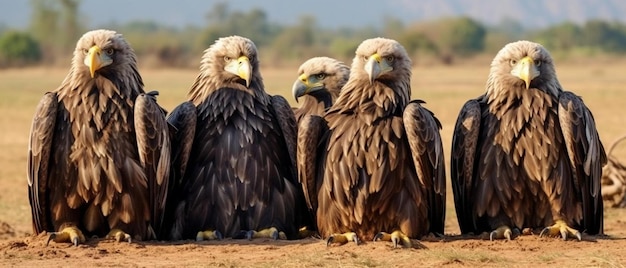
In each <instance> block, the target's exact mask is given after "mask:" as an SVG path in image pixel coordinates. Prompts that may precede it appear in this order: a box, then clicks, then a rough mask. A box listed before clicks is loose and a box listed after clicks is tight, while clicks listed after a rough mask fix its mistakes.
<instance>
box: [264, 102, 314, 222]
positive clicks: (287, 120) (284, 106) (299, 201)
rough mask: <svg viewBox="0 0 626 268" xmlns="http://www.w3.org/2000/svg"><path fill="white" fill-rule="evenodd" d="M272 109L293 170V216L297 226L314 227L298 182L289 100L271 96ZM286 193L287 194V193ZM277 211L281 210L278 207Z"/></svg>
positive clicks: (294, 122)
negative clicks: (294, 190) (294, 188)
mask: <svg viewBox="0 0 626 268" xmlns="http://www.w3.org/2000/svg"><path fill="white" fill-rule="evenodd" d="M271 103H272V109H271V110H272V111H273V112H274V115H275V116H276V119H277V120H278V124H279V125H280V129H281V131H282V134H283V137H284V139H285V143H286V145H287V150H288V151H289V157H290V163H291V165H290V166H291V167H292V171H293V176H291V178H293V181H292V183H293V185H294V186H295V187H296V193H295V196H294V198H295V202H296V204H295V210H296V211H295V217H296V221H297V222H296V224H297V225H298V227H302V226H307V227H308V228H309V229H315V225H314V221H313V218H314V216H313V214H312V213H310V212H311V211H310V210H308V209H307V205H306V198H305V194H304V193H303V190H304V189H303V187H302V186H301V185H300V183H299V182H298V177H297V176H298V173H297V167H296V149H297V148H296V141H297V138H298V132H297V131H298V125H297V123H296V117H295V115H294V113H293V110H292V109H291V106H290V105H289V102H287V100H286V99H285V98H283V97H282V96H272V99H271ZM286 195H289V194H288V193H287V194H286ZM278 211H281V210H280V209H278Z"/></svg>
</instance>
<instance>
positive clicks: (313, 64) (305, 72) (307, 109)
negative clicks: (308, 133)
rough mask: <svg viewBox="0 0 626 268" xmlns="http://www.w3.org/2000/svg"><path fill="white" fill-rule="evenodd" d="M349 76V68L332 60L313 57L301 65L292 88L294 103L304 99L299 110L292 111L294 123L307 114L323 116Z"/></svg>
mask: <svg viewBox="0 0 626 268" xmlns="http://www.w3.org/2000/svg"><path fill="white" fill-rule="evenodd" d="M349 75H350V68H349V67H348V66H347V65H345V64H344V63H343V62H341V61H338V60H336V59H333V58H329V57H315V58H311V59H309V60H307V61H305V62H304V63H302V65H300V68H299V69H298V79H296V81H295V82H294V83H293V88H292V91H293V97H294V98H295V99H296V101H298V98H300V97H302V98H304V101H302V105H301V106H300V108H297V109H295V110H294V113H295V115H296V121H297V122H300V120H301V119H302V117H304V116H305V115H307V114H314V115H323V114H324V113H325V112H326V109H328V107H330V106H331V105H332V104H333V103H334V102H335V100H336V99H337V96H339V91H340V90H341V87H343V85H344V84H345V83H346V81H348V76H349Z"/></svg>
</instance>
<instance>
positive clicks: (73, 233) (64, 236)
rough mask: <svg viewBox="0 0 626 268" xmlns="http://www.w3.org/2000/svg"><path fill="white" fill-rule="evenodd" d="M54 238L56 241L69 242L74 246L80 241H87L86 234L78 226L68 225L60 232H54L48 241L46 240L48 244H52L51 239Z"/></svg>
mask: <svg viewBox="0 0 626 268" xmlns="http://www.w3.org/2000/svg"><path fill="white" fill-rule="evenodd" d="M51 240H54V242H57V243H62V242H69V243H72V245H74V246H78V244H80V243H84V242H85V236H84V235H83V233H82V232H81V231H80V230H79V229H78V228H76V227H66V228H63V230H61V231H60V232H52V233H50V236H49V237H48V241H46V246H48V245H49V244H50V241H51Z"/></svg>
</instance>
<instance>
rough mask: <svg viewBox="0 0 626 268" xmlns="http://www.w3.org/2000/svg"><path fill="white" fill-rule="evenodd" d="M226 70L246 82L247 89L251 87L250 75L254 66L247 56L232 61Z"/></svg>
mask: <svg viewBox="0 0 626 268" xmlns="http://www.w3.org/2000/svg"><path fill="white" fill-rule="evenodd" d="M224 70H226V71H228V72H230V73H233V74H235V75H237V76H239V77H240V78H241V79H243V80H245V81H246V87H250V74H251V73H252V65H251V64H250V59H248V57H246V56H241V57H239V58H238V59H237V60H232V61H230V62H229V63H228V64H227V65H226V67H224Z"/></svg>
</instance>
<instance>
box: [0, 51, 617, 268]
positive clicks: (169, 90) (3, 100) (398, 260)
mask: <svg viewBox="0 0 626 268" xmlns="http://www.w3.org/2000/svg"><path fill="white" fill-rule="evenodd" d="M625 69H626V63H620V62H612V63H604V64H599V63H596V64H594V63H576V64H564V65H559V66H557V70H558V75H559V79H560V81H561V84H562V85H563V86H565V87H566V88H567V89H568V90H571V91H574V92H575V93H576V94H578V95H581V96H582V97H583V99H584V100H585V102H586V104H587V105H588V106H589V107H590V109H591V110H592V112H593V114H594V116H595V119H596V123H597V127H598V130H599V133H600V137H601V139H602V141H603V142H604V144H605V146H606V147H608V146H610V144H611V143H612V142H613V140H615V139H617V138H618V137H619V136H621V135H623V134H626V127H625V126H626V116H624V111H626V107H624V106H625V104H626V102H625V101H624V98H625V97H626V75H624V71H623V70H625ZM488 71H489V70H488V64H475V65H473V64H465V65H463V66H453V67H445V66H433V67H427V66H418V67H417V68H416V69H415V70H414V71H413V74H414V76H413V98H419V99H423V100H425V101H427V105H426V106H427V107H428V108H429V109H431V110H432V111H433V112H434V113H435V115H436V116H437V117H438V118H439V119H440V121H441V122H442V124H443V130H442V132H441V133H442V137H443V142H444V146H445V153H446V155H449V152H450V148H449V147H450V142H451V135H452V131H453V128H454V123H455V121H456V116H457V113H458V112H459V109H460V108H461V106H462V105H463V103H464V102H465V101H466V100H468V99H470V98H474V97H476V96H478V95H480V94H482V93H483V90H484V84H485V79H486V77H487V73H488ZM66 72H67V70H64V69H53V70H47V69H42V68H37V69H20V70H2V71H0V114H2V116H1V117H0V148H1V150H0V167H1V168H0V221H4V222H7V223H9V224H10V225H11V226H13V228H14V229H15V231H16V233H18V235H19V236H23V235H24V234H27V233H30V232H31V219H30V207H29V204H28V197H27V182H26V152H27V143H28V133H29V128H30V123H31V120H32V115H33V112H34V109H35V107H36V105H37V103H38V101H39V99H40V98H41V96H42V94H43V93H44V92H46V91H50V90H54V89H55V88H56V87H57V86H58V85H59V83H60V82H61V80H62V79H63V77H64V76H65V74H66ZM262 74H263V75H264V82H265V85H266V87H267V89H268V91H269V92H270V93H271V94H280V95H283V96H284V97H285V98H287V100H289V101H290V102H291V103H292V104H293V105H296V104H295V101H294V100H293V97H291V85H292V83H293V81H294V79H295V78H296V77H295V74H296V69H295V68H291V69H272V70H267V69H265V70H262ZM142 75H143V77H144V81H145V83H146V90H159V92H160V96H159V98H158V100H159V102H160V103H161V104H162V105H163V106H164V107H165V108H166V109H168V110H170V111H171V110H172V109H173V108H174V107H175V106H176V105H177V104H179V103H180V102H182V101H184V100H185V99H186V93H187V90H188V88H189V86H190V85H191V84H192V82H193V79H194V78H195V76H196V75H197V71H196V70H144V71H143V72H142ZM615 155H616V156H617V157H619V158H620V159H626V146H622V148H618V149H617V150H616V151H615ZM447 168H449V167H448V166H447ZM448 193H449V194H448V209H447V221H446V233H458V226H457V223H456V215H455V213H454V205H453V202H452V192H451V191H449V192H448ZM625 216H626V213H624V211H620V210H607V213H606V218H607V220H606V221H607V222H608V220H609V219H611V220H612V221H613V222H615V221H617V227H616V225H615V223H613V225H612V227H609V228H607V230H606V232H607V233H611V232H615V233H619V234H620V235H621V236H622V237H623V236H624V234H625V232H624V230H621V229H622V228H619V226H620V224H619V223H620V222H621V223H622V224H621V226H622V227H623V221H622V219H624V217H625ZM455 243H456V244H455ZM451 244H452V245H453V246H454V245H457V244H459V243H458V242H453V243H451ZM471 244H472V242H465V244H460V245H461V246H464V245H465V246H466V245H471ZM349 249H350V247H348V248H343V249H332V252H334V253H329V252H320V253H311V254H313V255H309V256H304V255H303V256H300V257H293V256H289V255H288V254H287V256H285V258H281V260H285V261H286V262H287V263H292V264H294V265H293V266H300V265H301V264H303V263H304V264H306V265H307V266H325V265H328V264H339V265H347V266H368V267H369V266H387V265H398V264H400V265H406V266H409V265H410V263H414V261H415V257H416V256H415V255H411V254H413V253H414V252H415V251H405V252H401V253H395V254H393V258H395V262H389V260H388V259H379V258H376V255H375V254H370V255H365V256H360V255H358V254H361V253H346V252H349ZM342 252H343V253H342ZM335 253H337V254H347V256H338V255H336V254H335ZM350 254H357V255H350ZM581 256H582V257H583V258H584V257H585V256H584V255H581ZM581 256H578V258H580V257H581ZM595 256H596V257H592V256H588V257H589V258H588V259H587V260H588V261H587V262H583V263H582V264H583V265H593V266H613V265H616V264H618V265H619V263H620V261H623V260H621V259H620V258H621V257H618V258H617V259H615V257H611V256H607V255H606V254H601V252H600V253H598V254H596V255H595ZM568 257H572V256H570V255H563V254H559V253H554V251H550V252H546V253H543V254H539V255H536V256H535V257H534V259H530V260H528V263H548V264H549V263H555V262H556V263H558V262H559V261H560V260H561V259H563V258H568ZM574 257H576V256H574ZM294 258H295V259H294ZM337 258H339V259H337ZM403 258H407V260H404V259H403ZM419 258H420V261H419V263H422V264H425V265H429V266H431V265H446V264H447V265H450V264H452V265H453V266H457V265H464V264H465V265H467V264H469V265H487V266H503V264H506V263H508V261H509V259H508V256H502V255H499V254H497V253H493V252H489V251H475V250H465V249H462V248H461V249H455V250H450V245H448V246H447V247H446V246H443V247H441V246H434V247H433V246H432V245H431V250H430V251H428V252H426V253H420V254H419ZM518 258H519V257H518ZM281 260H273V261H270V262H267V263H266V265H269V266H274V265H280V264H285V262H283V263H280V262H279V261H281ZM214 264H216V265H220V266H237V265H236V263H231V262H229V261H228V260H224V261H223V262H220V263H214ZM518 264H519V263H518ZM521 264H523V263H521Z"/></svg>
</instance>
